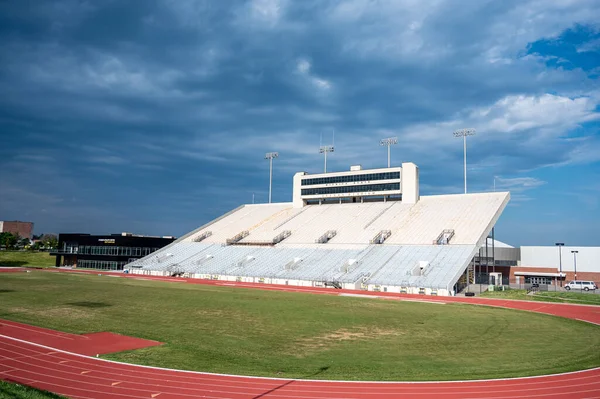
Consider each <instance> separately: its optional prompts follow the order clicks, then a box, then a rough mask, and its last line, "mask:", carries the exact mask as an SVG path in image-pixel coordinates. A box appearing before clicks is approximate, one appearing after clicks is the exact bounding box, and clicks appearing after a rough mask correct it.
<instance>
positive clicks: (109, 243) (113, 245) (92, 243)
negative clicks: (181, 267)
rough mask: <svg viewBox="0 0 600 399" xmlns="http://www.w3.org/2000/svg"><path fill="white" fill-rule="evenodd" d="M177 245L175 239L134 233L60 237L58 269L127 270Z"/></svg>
mask: <svg viewBox="0 0 600 399" xmlns="http://www.w3.org/2000/svg"><path fill="white" fill-rule="evenodd" d="M173 241H175V237H171V236H164V237H154V236H143V235H135V234H131V233H121V234H110V235H90V234H60V235H59V236H58V249H57V250H55V251H53V252H51V253H50V255H52V256H56V266H57V267H59V266H70V267H81V268H91V269H100V270H123V265H125V264H127V263H129V262H133V261H136V260H138V259H140V258H143V257H144V256H147V255H150V254H151V253H153V252H155V251H158V250H159V249H161V248H163V247H165V246H166V245H169V244H170V243H172V242H173Z"/></svg>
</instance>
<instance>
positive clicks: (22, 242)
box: [18, 237, 31, 248]
mask: <svg viewBox="0 0 600 399" xmlns="http://www.w3.org/2000/svg"><path fill="white" fill-rule="evenodd" d="M18 245H19V248H29V246H30V245H31V241H30V240H29V238H27V237H24V238H19V244H18Z"/></svg>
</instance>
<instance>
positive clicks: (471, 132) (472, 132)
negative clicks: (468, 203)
mask: <svg viewBox="0 0 600 399" xmlns="http://www.w3.org/2000/svg"><path fill="white" fill-rule="evenodd" d="M453 134H454V137H462V138H463V153H464V168H465V194H466V193H467V136H474V135H475V129H471V128H470V129H459V130H456V131H454V133H453Z"/></svg>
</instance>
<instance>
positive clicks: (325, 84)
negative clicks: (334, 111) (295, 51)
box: [296, 58, 332, 91]
mask: <svg viewBox="0 0 600 399" xmlns="http://www.w3.org/2000/svg"><path fill="white" fill-rule="evenodd" d="M311 68H312V64H311V63H310V61H308V60H307V59H304V58H301V59H299V60H298V61H297V62H296V73H298V74H299V75H300V76H302V77H303V79H305V80H307V81H308V82H310V84H311V85H312V86H314V87H316V88H317V89H319V90H321V91H327V90H330V89H331V88H332V84H331V82H330V81H329V80H327V79H323V78H320V77H317V76H314V75H313V74H312V73H311Z"/></svg>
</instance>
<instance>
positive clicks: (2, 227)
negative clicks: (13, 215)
mask: <svg viewBox="0 0 600 399" xmlns="http://www.w3.org/2000/svg"><path fill="white" fill-rule="evenodd" d="M0 233H13V234H17V235H18V236H19V237H23V238H29V239H30V240H31V237H32V235H33V222H20V221H18V220H12V221H8V220H4V221H2V220H0Z"/></svg>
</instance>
